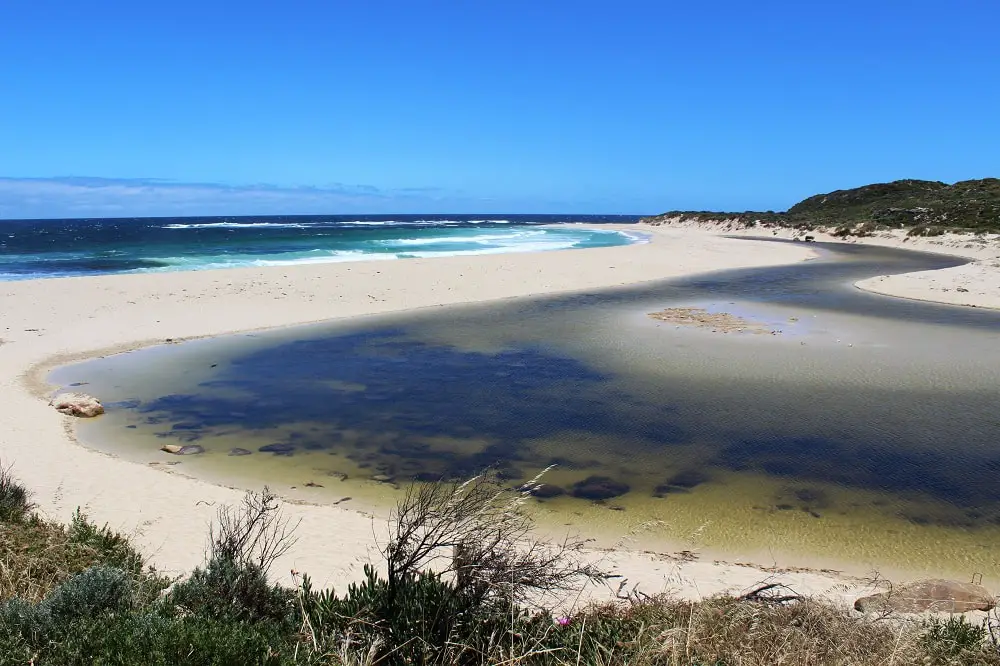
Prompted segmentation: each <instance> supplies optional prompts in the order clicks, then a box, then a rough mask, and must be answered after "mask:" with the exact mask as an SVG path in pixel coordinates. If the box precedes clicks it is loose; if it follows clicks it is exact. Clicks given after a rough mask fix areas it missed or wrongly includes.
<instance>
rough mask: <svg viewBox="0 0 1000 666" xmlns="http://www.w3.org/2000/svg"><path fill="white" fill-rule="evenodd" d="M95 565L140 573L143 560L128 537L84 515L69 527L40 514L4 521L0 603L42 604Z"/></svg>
mask: <svg viewBox="0 0 1000 666" xmlns="http://www.w3.org/2000/svg"><path fill="white" fill-rule="evenodd" d="M97 564H106V565H111V566H116V567H119V568H121V569H124V570H125V571H128V572H130V573H134V574H138V573H139V572H140V571H141V569H142V558H141V557H140V556H139V554H138V553H137V552H136V551H135V550H134V549H133V548H132V546H131V545H130V544H129V543H128V541H127V539H126V538H125V537H123V536H121V535H119V534H115V533H114V532H112V531H110V530H108V529H107V528H106V527H104V528H101V527H97V526H95V525H94V524H92V523H90V522H89V521H87V519H86V518H85V517H84V516H83V515H81V514H80V513H77V514H76V515H75V516H74V517H73V522H72V523H70V525H68V526H67V525H61V524H57V523H53V522H48V521H46V520H43V519H41V518H39V517H38V516H30V517H28V518H26V519H24V520H22V521H19V522H0V599H10V598H13V597H19V598H21V599H24V600H26V601H32V602H37V601H40V600H41V599H42V598H43V597H45V595H47V594H48V593H49V592H51V591H52V590H53V589H54V588H55V587H57V586H58V585H60V584H61V583H63V582H64V581H66V580H67V579H68V578H70V577H71V576H73V575H75V574H78V573H80V572H81V571H83V570H84V569H87V568H88V567H92V566H94V565H97Z"/></svg>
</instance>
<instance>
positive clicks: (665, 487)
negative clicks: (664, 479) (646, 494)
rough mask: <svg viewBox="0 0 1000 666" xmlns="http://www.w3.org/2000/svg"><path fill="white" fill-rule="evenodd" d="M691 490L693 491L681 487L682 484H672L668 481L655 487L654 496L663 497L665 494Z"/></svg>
mask: <svg viewBox="0 0 1000 666" xmlns="http://www.w3.org/2000/svg"><path fill="white" fill-rule="evenodd" d="M689 492H691V491H690V490H688V489H687V488H681V487H680V486H672V485H670V484H668V483H663V484H660V485H658V486H656V487H655V488H653V497H663V496H664V495H670V494H675V493H689Z"/></svg>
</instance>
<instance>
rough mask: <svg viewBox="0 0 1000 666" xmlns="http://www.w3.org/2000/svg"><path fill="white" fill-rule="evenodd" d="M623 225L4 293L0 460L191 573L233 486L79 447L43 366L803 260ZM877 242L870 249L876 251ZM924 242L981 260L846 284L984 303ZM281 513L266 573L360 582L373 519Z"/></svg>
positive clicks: (624, 569)
mask: <svg viewBox="0 0 1000 666" xmlns="http://www.w3.org/2000/svg"><path fill="white" fill-rule="evenodd" d="M629 228H630V230H633V231H636V230H638V231H643V232H645V233H648V234H649V235H650V236H651V241H652V242H650V243H647V244H643V245H634V246H628V247H616V248H600V249H587V250H567V251H558V252H545V253H527V254H502V255H491V256H475V257H449V258H441V259H411V260H400V261H387V262H385V261H380V262H359V263H340V264H325V265H308V266H295V267H270V268H260V269H232V270H216V271H200V272H198V271H192V272H172V273H159V274H137V275H113V276H101V277H86V278H63V279H54V280H35V281H24V282H6V283H3V284H2V285H0V293H2V301H0V303H2V306H0V307H2V311H3V313H4V318H3V323H2V330H0V339H2V344H0V377H2V379H0V404H3V405H4V409H3V410H2V413H0V425H2V427H0V459H2V462H3V463H4V464H5V465H12V466H13V469H14V473H15V475H16V476H17V477H18V478H19V479H20V480H21V481H22V482H23V483H24V485H25V486H27V487H28V488H31V489H33V491H34V492H35V497H34V500H35V501H36V502H37V503H38V505H39V507H40V510H41V511H42V512H43V513H44V514H45V515H46V516H49V517H52V518H56V519H67V518H68V517H69V515H70V514H71V513H72V511H73V510H75V509H76V508H77V507H81V508H82V510H83V511H84V512H85V513H87V514H88V515H90V516H91V517H92V518H93V519H94V520H96V521H98V522H100V523H105V522H106V523H108V524H109V525H110V526H111V527H113V528H115V529H117V530H120V531H123V532H125V533H128V534H131V535H134V537H135V540H136V543H137V544H138V545H139V546H140V547H141V548H142V549H143V550H144V552H146V553H147V554H148V555H149V556H150V557H151V560H152V562H153V563H154V564H155V565H156V566H157V568H159V569H161V570H163V571H167V572H171V573H179V572H183V571H187V570H189V569H190V568H191V567H193V566H194V565H196V564H198V563H200V561H201V560H202V557H203V553H204V546H205V541H206V535H207V528H208V525H209V523H210V521H211V519H212V517H213V516H214V514H215V511H216V508H217V507H218V506H219V505H220V504H224V503H235V502H237V501H238V500H239V498H240V496H241V494H242V491H241V490H239V489H232V488H224V487H220V486H215V485H211V484H208V483H206V482H203V481H199V480H196V479H193V478H189V477H186V476H184V475H183V472H182V468H183V465H180V466H178V467H175V468H172V471H169V472H167V471H162V470H159V469H153V468H151V467H145V466H141V465H136V464H132V463H129V462H125V461H122V460H119V459H116V458H113V457H110V456H108V455H105V454H102V453H99V452H96V451H93V450H90V449H86V448H84V447H82V446H80V445H78V444H77V443H76V442H75V440H74V439H73V433H72V427H73V419H72V418H71V417H65V416H62V415H59V414H57V413H56V412H55V411H54V410H53V409H52V408H51V407H50V406H48V404H47V396H48V394H49V392H50V391H51V389H52V387H50V386H48V385H46V383H45V376H46V373H47V372H48V371H49V370H51V369H52V368H54V367H56V366H58V365H61V364H65V363H67V362H70V361H74V360H78V359H83V358H87V357H91V356H96V355H106V354H111V353H115V352H118V351H124V350H129V349H135V348H138V347H144V346H149V345H156V344H164V343H165V342H166V341H167V340H168V339H169V340H170V341H175V342H176V341H181V340H185V339H191V338H197V337H205V336H215V335H222V334H226V333H234V332H242V331H250V330H257V329H262V328H271V327H280V326H291V325H296V324H303V323H308V322H315V321H321V320H329V319H336V318H345V317H354V316H361V315H366V314H376V313H386V312H394V311H402V310H410V309H415V308H430V307H440V306H446V305H450V304H458V303H470V302H478V301H486V300H494V299H505V298H515V297H523V296H530V295H541V294H552V293H562V292H571V291H586V290H594V289H601V288H608V287H614V286H619V285H626V284H634V283H638V282H643V281H650V280H660V279H665V278H671V277H678V276H683V275H690V274H696V273H701V272H706V271H711V270H722V269H734V268H749V267H761V266H769V265H779V264H787V263H793V262H798V261H803V260H806V259H809V258H810V257H812V256H814V253H813V250H812V248H811V247H810V246H809V245H806V244H772V243H764V242H756V241H752V240H742V239H740V240H737V239H728V238H722V237H720V236H719V235H718V231H719V230H717V229H697V228H678V227H673V226H662V227H645V226H640V227H629ZM726 233H728V232H726ZM758 233H759V232H758ZM866 240H867V239H866ZM884 240H885V242H884V243H880V244H887V245H888V244H890V243H891V242H892V239H884ZM937 241H938V242H943V241H942V239H937ZM934 243H935V239H921V240H920V241H919V242H917V241H907V242H905V243H904V242H902V241H899V246H900V247H906V248H911V249H927V250H930V251H939V252H943V251H945V250H946V249H947V250H949V251H953V252H952V253H954V254H962V255H963V256H973V255H972V252H973V251H975V252H981V256H976V261H975V262H974V263H973V264H970V265H968V266H962V267H959V268H956V269H949V270H948V271H937V272H934V273H933V274H930V275H925V274H911V275H909V276H896V277H891V278H873V279H872V280H867V281H866V282H865V284H863V285H859V286H862V287H863V288H866V289H871V290H873V291H880V292H882V293H887V294H892V295H899V296H906V297H910V298H923V299H926V300H942V301H945V302H954V303H959V302H962V303H968V304H974V305H979V306H985V307H1000V281H998V279H997V276H998V275H1000V271H997V270H996V269H995V264H996V263H997V262H998V254H997V252H996V249H995V246H993V249H990V246H988V245H987V246H985V247H983V248H976V247H971V248H970V247H964V246H963V247H953V246H952V245H948V246H943V245H942V246H937V245H935V244H934ZM970 267H971V268H970ZM945 273H947V274H948V275H942V274H945ZM984 276H985V277H984ZM991 280H992V281H991ZM872 283H874V284H872ZM965 284H968V285H969V286H968V287H966V288H967V289H968V291H959V290H958V288H957V286H958V285H965ZM945 285H948V286H947V287H946V286H945ZM951 298H954V299H955V300H949V299H951ZM98 397H99V396H98ZM286 512H287V514H288V515H289V517H290V518H291V519H292V520H293V521H300V525H299V528H298V532H297V534H298V537H299V538H298V542H297V544H296V545H295V547H294V548H293V549H292V551H291V552H290V553H289V555H288V556H287V557H286V558H285V560H284V561H282V563H281V567H280V568H279V569H280V570H279V571H276V572H275V573H276V574H278V575H279V576H280V575H283V574H286V573H287V571H288V570H290V569H296V570H299V571H307V572H309V573H310V575H311V576H313V578H314V580H315V581H316V583H317V584H319V585H333V586H335V587H338V588H343V586H344V585H346V583H347V582H349V581H352V580H355V579H357V578H358V577H359V576H360V573H361V568H362V565H363V564H364V563H366V562H369V561H374V560H377V559H378V553H377V552H376V551H375V543H374V541H373V534H374V535H378V534H379V533H380V531H381V530H382V529H383V525H384V522H385V521H384V516H381V515H378V516H372V515H366V514H362V513H358V512H356V511H352V510H347V509H343V508H339V507H333V506H318V505H309V504H301V503H289V504H287V505H286ZM595 557H602V558H605V560H606V563H607V565H608V566H609V567H610V568H612V569H614V570H615V571H617V572H618V573H619V574H621V575H622V576H624V577H625V578H627V579H628V581H629V586H632V585H634V584H639V585H640V589H642V590H643V591H645V592H646V593H656V592H661V591H670V592H673V593H675V594H677V595H679V596H682V597H692V598H693V597H702V596H708V595H711V594H714V593H717V592H722V591H737V592H738V591H741V590H744V589H746V588H749V587H751V586H753V585H754V583H756V582H758V581H761V580H764V579H768V578H769V577H772V576H775V577H777V579H778V580H780V581H781V582H785V583H786V584H789V585H790V586H792V587H793V588H794V589H796V591H798V592H800V593H806V594H817V595H824V596H827V597H829V598H832V599H834V600H847V599H853V598H854V597H855V596H856V595H857V592H858V590H860V589H862V588H863V587H864V583H863V582H861V581H858V580H855V579H851V578H849V577H846V576H839V575H837V574H836V573H835V572H823V571H808V570H807V571H802V570H796V571H783V572H775V571H773V570H770V569H769V563H767V562H757V563H750V562H737V561H733V562H715V561H711V560H710V559H709V558H703V559H695V560H693V561H691V560H688V559H687V558H683V557H675V556H672V555H670V554H657V553H638V552H632V551H630V550H628V549H627V547H624V548H622V549H619V550H615V551H613V552H610V553H595Z"/></svg>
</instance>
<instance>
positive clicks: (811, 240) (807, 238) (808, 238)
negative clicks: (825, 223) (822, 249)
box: [805, 236, 816, 243]
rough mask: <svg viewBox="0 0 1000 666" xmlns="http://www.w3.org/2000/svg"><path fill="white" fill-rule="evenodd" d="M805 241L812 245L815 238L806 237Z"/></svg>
mask: <svg viewBox="0 0 1000 666" xmlns="http://www.w3.org/2000/svg"><path fill="white" fill-rule="evenodd" d="M805 240H806V242H807V243H812V242H814V241H815V240H816V237H815V236H806V238H805Z"/></svg>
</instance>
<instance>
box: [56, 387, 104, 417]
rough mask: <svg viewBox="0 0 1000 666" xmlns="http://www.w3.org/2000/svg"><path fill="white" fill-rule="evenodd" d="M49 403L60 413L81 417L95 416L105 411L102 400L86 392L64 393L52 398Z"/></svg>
mask: <svg viewBox="0 0 1000 666" xmlns="http://www.w3.org/2000/svg"><path fill="white" fill-rule="evenodd" d="M49 404H50V405H52V406H53V407H55V409H56V411H57V412H59V413H60V414H66V415H68V416H78V417H80V418H93V417H95V416H100V415H101V414H103V413H104V406H103V405H101V401H100V400H98V399H97V398H95V397H94V396H92V395H87V394H86V393H63V394H62V395H57V396H56V397H54V398H52V401H51V402H49Z"/></svg>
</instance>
